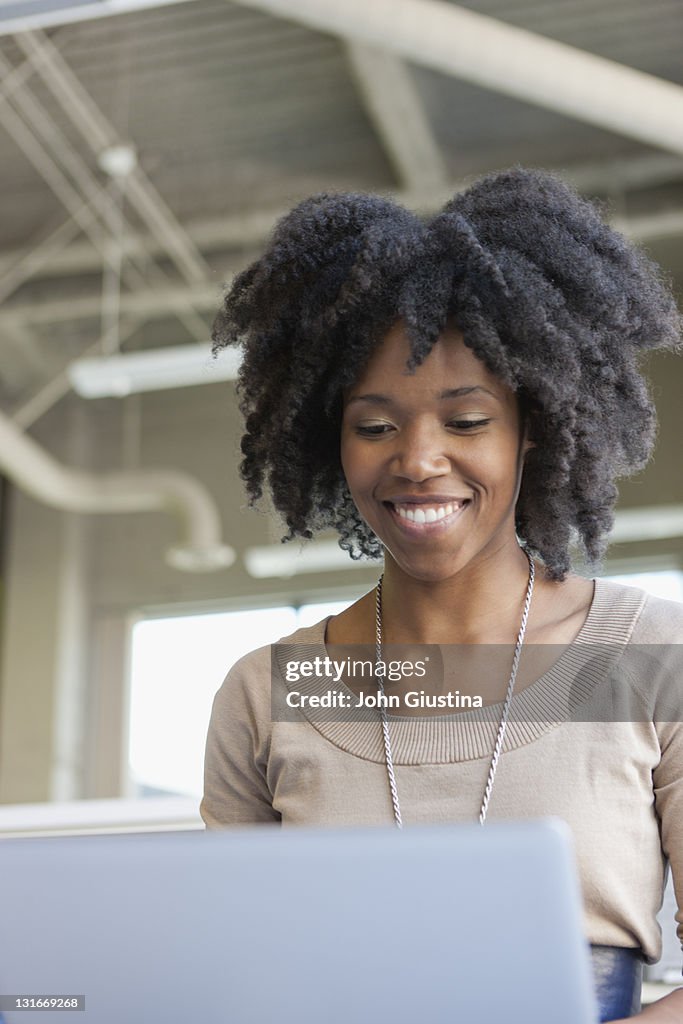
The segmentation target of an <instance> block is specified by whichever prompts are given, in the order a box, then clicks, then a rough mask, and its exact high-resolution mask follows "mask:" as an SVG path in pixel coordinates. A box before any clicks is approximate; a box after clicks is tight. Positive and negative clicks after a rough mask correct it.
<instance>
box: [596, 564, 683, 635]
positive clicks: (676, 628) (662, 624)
mask: <svg viewBox="0 0 683 1024" xmlns="http://www.w3.org/2000/svg"><path fill="white" fill-rule="evenodd" d="M598 593H599V595H600V602H599V603H600V610H601V613H602V616H603V618H604V619H605V621H608V620H613V619H614V618H616V617H617V616H619V617H624V616H625V617H627V618H630V620H631V627H632V628H631V629H630V641H631V643H641V644H657V643H662V644H671V643H683V603H682V602H680V601H673V600H671V599H668V598H664V597H656V596H655V595H654V594H650V593H649V592H648V591H646V590H643V589H642V588H641V587H637V586H632V585H630V584H625V583H618V582H616V581H615V580H607V579H602V578H598V579H597V580H596V595H597V594H598Z"/></svg>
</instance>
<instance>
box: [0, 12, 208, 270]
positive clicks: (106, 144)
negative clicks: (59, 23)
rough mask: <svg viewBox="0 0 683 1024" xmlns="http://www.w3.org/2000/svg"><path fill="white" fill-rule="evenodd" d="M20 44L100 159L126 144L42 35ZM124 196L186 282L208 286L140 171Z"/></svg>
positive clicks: (194, 253) (188, 243) (197, 259)
mask: <svg viewBox="0 0 683 1024" xmlns="http://www.w3.org/2000/svg"><path fill="white" fill-rule="evenodd" d="M16 43H17V46H19V48H20V49H21V50H22V52H23V53H24V54H25V55H26V57H28V59H29V60H30V61H31V63H32V65H33V68H34V70H35V72H36V73H37V74H38V75H39V76H40V78H42V80H43V81H44V82H45V84H46V85H47V87H48V88H49V89H50V91H51V93H52V94H53V96H54V97H55V99H56V100H57V102H58V103H59V104H60V106H61V107H62V109H63V111H64V112H65V114H67V115H68V117H69V118H70V119H71V121H72V123H73V124H74V126H75V127H76V128H77V129H78V130H79V132H80V133H81V135H82V137H83V139H84V140H85V142H86V143H87V145H88V146H89V148H90V149H91V150H92V152H93V153H94V154H95V155H96V156H99V155H100V154H101V153H102V152H103V151H104V150H107V149H110V148H112V147H115V146H120V145H123V144H124V143H125V140H121V139H120V138H119V136H118V134H117V133H116V131H115V130H114V128H113V126H112V125H111V124H110V123H109V121H108V120H107V118H106V117H105V116H104V114H103V113H102V111H101V110H100V109H99V107H98V106H97V104H96V103H95V102H94V101H93V99H92V98H91V97H90V95H89V93H88V92H87V90H86V89H85V88H84V86H83V85H82V84H81V82H80V81H79V80H78V78H77V77H76V75H75V74H74V73H73V71H72V70H71V68H70V67H69V65H68V64H67V62H66V61H65V60H64V58H63V57H62V55H61V54H60V52H59V50H58V49H57V47H56V46H55V45H54V43H53V42H52V41H51V40H50V39H48V37H47V36H46V35H44V33H42V32H25V33H22V34H20V35H18V36H16ZM126 196H127V199H128V202H129V203H130V205H131V206H132V207H133V208H134V209H135V210H136V211H137V213H138V214H139V215H140V217H141V218H142V220H143V222H144V223H145V224H146V225H147V227H148V229H149V231H150V233H151V234H152V236H153V237H155V238H156V239H157V241H158V242H159V243H160V244H161V245H163V246H164V248H165V249H166V251H167V252H168V254H169V256H170V258H171V259H172V260H173V262H174V263H175V264H176V266H177V267H178V270H179V272H180V274H181V275H182V276H183V277H184V278H185V280H187V281H188V282H190V283H192V282H200V281H203V280H206V277H207V275H208V273H209V267H208V266H207V264H206V263H205V261H204V259H203V257H202V255H201V253H200V252H199V250H198V249H197V247H196V246H195V245H194V243H193V242H192V239H191V238H189V236H188V235H187V233H186V231H185V230H184V228H183V227H182V225H181V224H180V222H179V221H178V220H177V219H176V217H175V215H174V214H173V213H172V211H171V210H170V208H169V207H168V206H167V204H166V203H165V202H164V200H163V199H162V198H161V196H160V195H159V193H158V192H157V190H156V189H155V187H154V185H152V183H151V181H150V180H149V178H148V177H147V175H146V174H145V173H144V171H143V170H142V169H141V168H140V167H139V166H136V167H134V168H133V169H132V170H131V172H130V174H129V175H128V177H127V179H126Z"/></svg>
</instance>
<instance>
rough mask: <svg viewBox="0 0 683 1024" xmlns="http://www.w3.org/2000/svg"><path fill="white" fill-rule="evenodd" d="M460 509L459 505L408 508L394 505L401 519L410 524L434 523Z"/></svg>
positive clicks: (412, 506)
mask: <svg viewBox="0 0 683 1024" xmlns="http://www.w3.org/2000/svg"><path fill="white" fill-rule="evenodd" d="M461 507H462V506H461V505H459V504H456V505H452V504H448V505H426V506H422V507H416V506H414V505H411V506H410V507H408V508H406V507H405V506H404V505H394V508H395V509H396V511H397V512H398V514H399V515H400V517H401V519H407V520H408V521H409V522H411V523H435V522H436V521H437V520H438V519H445V518H446V516H450V515H451V514H452V512H453V509H454V508H456V509H457V508H461Z"/></svg>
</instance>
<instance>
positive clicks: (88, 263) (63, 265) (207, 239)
mask: <svg viewBox="0 0 683 1024" xmlns="http://www.w3.org/2000/svg"><path fill="white" fill-rule="evenodd" d="M565 177H566V178H567V179H570V180H572V181H574V175H570V174H568V173H567V174H565ZM618 187H619V181H618V179H615V188H618ZM446 191H447V194H446V195H444V196H437V195H435V194H434V193H432V194H431V196H426V195H424V194H422V193H414V194H413V193H410V194H408V193H397V194H396V199H397V201H398V202H401V203H403V204H404V205H406V206H407V207H408V208H410V209H418V210H420V211H421V212H423V213H433V212H436V211H437V210H438V209H439V205H440V202H441V201H445V198H448V197H450V196H452V195H453V193H454V192H455V191H456V188H455V187H451V188H450V189H448V190H446ZM589 191H590V190H589ZM86 209H87V208H86ZM287 212H288V210H287V209H285V208H284V207H283V208H271V209H269V210H268V209H264V210H259V211H255V212H254V213H253V214H238V215H235V216H228V217H214V218H211V219H210V220H196V221H191V222H189V223H187V224H186V225H185V228H186V230H187V232H188V234H190V235H191V237H192V239H193V240H194V243H195V245H197V246H198V247H199V248H200V249H201V250H202V251H203V252H204V253H205V254H207V253H210V252H220V253H221V256H220V260H219V261H218V264H217V265H218V266H219V268H220V270H219V277H221V276H224V275H225V274H226V273H229V272H238V271H239V270H241V269H242V268H243V267H244V265H245V250H247V251H248V250H249V249H250V248H253V249H254V250H258V249H260V248H261V247H262V246H263V244H264V243H265V242H266V240H267V239H268V237H269V235H270V233H271V232H272V230H273V228H274V226H275V224H276V223H277V221H278V220H279V219H280V217H283V216H284V215H285V214H286V213H287ZM611 223H612V224H613V226H614V227H616V228H617V229H618V230H619V231H622V232H623V233H624V234H626V235H628V236H629V237H630V238H632V239H634V241H639V242H646V241H650V240H652V239H657V238H668V237H678V236H681V235H683V210H682V209H681V208H680V207H671V208H669V209H664V210H660V211H657V212H653V213H647V214H637V215H636V214H634V215H632V216H622V215H620V216H618V217H614V218H612V219H611ZM68 230H69V228H68V227H67V225H66V224H65V225H64V226H63V228H61V229H59V232H60V234H61V232H62V231H63V232H64V233H65V234H66V233H67V231H68ZM55 234H57V233H55ZM53 244H54V247H55V250H58V249H59V245H60V243H59V238H56V239H55V241H54V243H53V242H52V240H51V238H47V239H45V240H44V242H41V243H39V248H38V249H37V250H36V253H35V256H33V255H32V253H33V250H26V249H21V250H17V251H14V252H13V251H6V252H4V253H2V254H1V255H0V301H1V300H2V298H3V296H4V295H6V294H7V293H8V292H9V291H14V290H15V289H16V287H18V285H19V284H20V283H21V281H20V280H18V278H19V277H21V279H22V280H25V279H26V278H28V277H30V276H33V277H36V278H38V277H40V276H41V275H44V276H46V277H50V278H61V277H71V276H77V275H87V274H99V273H100V271H101V269H102V255H101V254H100V253H99V252H98V251H97V250H96V249H95V248H94V247H93V246H92V245H91V244H89V243H88V242H85V241H77V242H74V243H72V244H71V245H69V246H68V248H65V249H62V250H61V251H60V252H59V253H58V256H56V258H54V262H52V261H51V253H50V251H49V250H50V248H51V246H52V245H53ZM43 246H45V250H46V251H45V252H43ZM122 247H123V258H124V260H135V261H139V264H138V265H139V266H141V267H142V266H144V261H145V259H149V258H150V256H154V257H157V258H158V257H159V256H160V255H161V254H160V253H159V250H158V246H156V247H155V241H154V239H153V238H150V236H149V235H146V234H145V235H142V234H139V233H131V234H129V235H128V236H127V237H126V238H124V239H123V242H122ZM231 249H234V250H235V254H234V255H232V256H227V257H226V255H225V254H226V252H229V250H231ZM248 258H249V256H248V255H247V256H246V259H248ZM20 263H25V264H26V269H23V268H22V269H21V270H20V271H17V272H16V274H15V272H14V271H13V268H14V267H17V266H18V265H19V264H20ZM6 277H7V280H6ZM213 277H214V279H215V278H216V272H215V271H214V273H213Z"/></svg>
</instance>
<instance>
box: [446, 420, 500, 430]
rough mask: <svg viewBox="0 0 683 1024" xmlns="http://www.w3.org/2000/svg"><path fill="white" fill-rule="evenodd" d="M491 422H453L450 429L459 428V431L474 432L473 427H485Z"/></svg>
mask: <svg viewBox="0 0 683 1024" xmlns="http://www.w3.org/2000/svg"><path fill="white" fill-rule="evenodd" d="M490 422H491V421H490V420H451V422H450V423H449V424H448V425H449V427H457V428H458V430H472V428H473V427H485V426H486V424H487V423H490Z"/></svg>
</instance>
